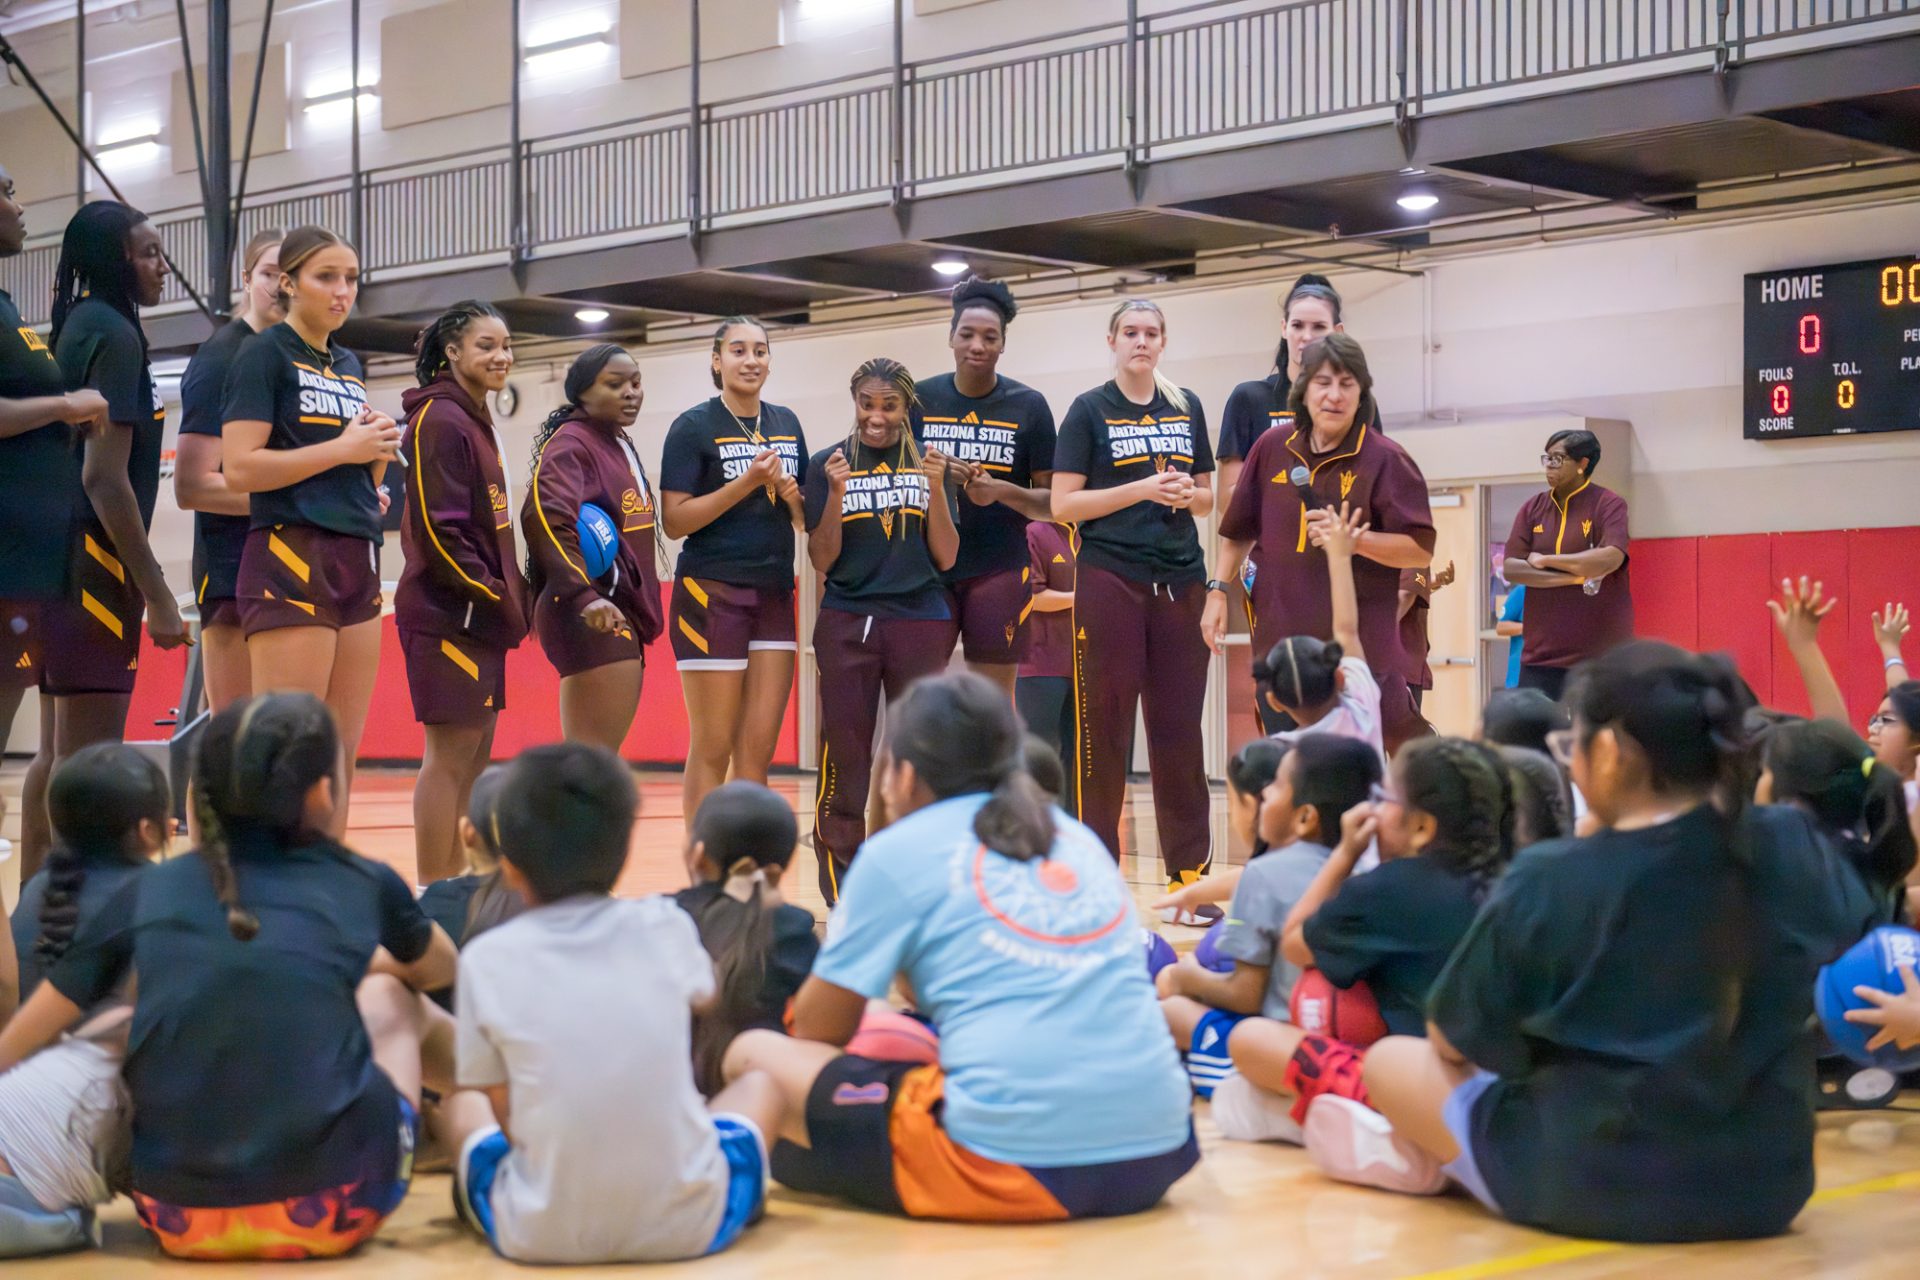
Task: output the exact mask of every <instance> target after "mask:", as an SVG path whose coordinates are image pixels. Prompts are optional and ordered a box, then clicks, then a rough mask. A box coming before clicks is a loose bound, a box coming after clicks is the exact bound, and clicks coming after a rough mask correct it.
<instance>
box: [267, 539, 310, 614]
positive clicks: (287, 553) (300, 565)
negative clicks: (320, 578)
mask: <svg viewBox="0 0 1920 1280" xmlns="http://www.w3.org/2000/svg"><path fill="white" fill-rule="evenodd" d="M267 550H269V551H271V552H273V554H274V555H275V557H277V558H278V559H279V561H280V563H281V564H284V565H285V566H287V568H289V569H291V570H293V572H294V575H295V576H296V577H298V578H299V579H300V581H302V582H306V581H307V580H308V579H310V578H311V577H312V576H313V570H312V569H311V568H309V567H308V565H307V562H306V561H305V560H302V559H301V558H300V557H299V556H297V555H295V554H294V553H293V548H292V547H290V546H288V545H287V544H286V543H284V542H282V541H280V535H279V534H277V533H269V534H268V535H267ZM309 612H311V610H309Z"/></svg>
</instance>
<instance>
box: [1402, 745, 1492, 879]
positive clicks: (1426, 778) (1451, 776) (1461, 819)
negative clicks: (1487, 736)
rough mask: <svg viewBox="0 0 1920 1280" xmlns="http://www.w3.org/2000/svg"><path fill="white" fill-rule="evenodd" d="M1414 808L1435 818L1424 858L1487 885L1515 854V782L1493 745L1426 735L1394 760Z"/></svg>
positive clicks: (1423, 854) (1403, 795)
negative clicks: (1430, 839)
mask: <svg viewBox="0 0 1920 1280" xmlns="http://www.w3.org/2000/svg"><path fill="white" fill-rule="evenodd" d="M1394 769H1395V772H1396V773H1397V774H1398V775H1399V783H1400V793H1401V797H1402V799H1403V800H1404V801H1405V803H1406V804H1407V806H1408V807H1409V808H1413V809H1418V810H1420V811H1421V812H1422V813H1425V814H1428V815H1430V816H1431V817H1432V818H1433V821H1434V827H1435V831H1434V837H1433V842H1432V843H1431V844H1429V845H1428V846H1427V847H1426V848H1425V849H1423V850H1421V854H1420V856H1421V857H1424V858H1433V859H1435V860H1436V861H1438V862H1439V863H1440V865H1441V866H1443V867H1445V868H1446V869H1447V870H1448V871H1451V872H1453V873H1454V874H1455V875H1459V876H1464V877H1466V878H1467V879H1469V880H1471V881H1472V882H1473V883H1474V886H1475V889H1476V892H1477V893H1479V894H1483V895H1484V894H1485V893H1486V891H1487V888H1488V887H1489V886H1490V885H1491V884H1492V883H1493V881H1494V880H1495V879H1496V878H1497V877H1498V876H1499V875H1500V872H1501V871H1503V870H1504V869H1505V868H1506V865H1507V863H1508V861H1509V860H1511V859H1512V857H1513V786H1512V783H1511V781H1510V780H1509V778H1508V774H1507V766H1506V762H1505V761H1503V760H1502V759H1501V758H1500V756H1499V754H1498V753H1497V752H1495V751H1494V750H1493V748H1491V747H1488V746H1484V745H1482V744H1481V743H1478V742H1468V741H1467V740H1466V739H1465V738H1421V739H1419V740H1417V741H1415V742H1411V743H1409V744H1407V746H1406V747H1405V748H1403V749H1402V750H1401V752H1400V755H1399V757H1398V759H1396V760H1395V762H1394Z"/></svg>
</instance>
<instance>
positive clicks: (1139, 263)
mask: <svg viewBox="0 0 1920 1280" xmlns="http://www.w3.org/2000/svg"><path fill="white" fill-rule="evenodd" d="M946 241H947V243H948V244H952V245H954V246H956V247H959V248H962V249H978V250H981V251H982V252H985V253H1005V254H1011V255H1012V256H1015V257H1023V258H1037V259H1043V260H1046V261H1052V262H1061V263H1067V264H1071V265H1073V266H1080V267H1101V268H1105V269H1106V270H1110V271H1127V270H1131V269H1135V268H1141V267H1152V268H1153V269H1154V270H1156V271H1159V270H1164V269H1166V267H1167V262H1168V260H1169V259H1177V258H1179V257H1181V256H1183V254H1184V252H1185V251H1183V250H1176V249H1171V248H1169V247H1168V246H1165V245H1158V244H1141V243H1140V242H1138V241H1135V240H1122V239H1120V238H1119V237H1117V236H1103V235H1099V234H1097V233H1089V232H1085V231H1081V230H1079V229H1077V228H1072V227H1061V226H1057V225H1049V224H1046V223H1038V224H1035V225H1033V226H1025V227H1008V228H1003V229H1001V230H996V231H984V232H980V233H978V234H975V235H958V236H948V237H946Z"/></svg>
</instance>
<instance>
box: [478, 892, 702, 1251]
mask: <svg viewBox="0 0 1920 1280" xmlns="http://www.w3.org/2000/svg"><path fill="white" fill-rule="evenodd" d="M713 989H714V977H713V964H712V962H711V961H710V960H709V959H708V958H707V953H706V951H705V949H704V948H703V947H702V946H701V945H700V936H699V934H698V932H697V931H696V930H695V928H694V924H693V920H692V918H691V917H690V916H688V915H687V913H686V912H684V911H682V910H681V909H680V908H679V907H678V906H676V905H674V903H673V901H672V899H670V898H647V899H644V900H641V901H637V902H635V901H622V900H618V899H613V898H599V897H580V898H569V899H567V900H566V901H563V902H556V903H552V904H550V905H548V906H544V907H538V908H535V909H534V910H532V911H528V912H526V913H524V914H523V915H520V916H518V917H516V918H514V919H513V920H510V921H508V922H507V923H506V924H503V925H500V926H499V927H497V928H494V929H490V930H488V931H487V932H486V933H485V934H483V935H482V936H480V937H478V938H476V939H474V941H473V942H472V943H471V944H470V945H469V946H468V947H467V948H466V949H465V950H464V951H462V952H461V953H460V980H459V985H458V987H457V989H456V990H457V995H456V1000H457V1002H458V1010H459V1019H458V1020H459V1035H458V1050H459V1080H460V1083H461V1084H462V1085H464V1086H468V1087H472V1088H480V1087H485V1086H494V1085H501V1084H505V1085H507V1087H508V1090H509V1105H510V1107H511V1114H510V1115H509V1116H508V1119H507V1124H508V1127H509V1128H510V1129H511V1130H512V1134H513V1151H512V1153H511V1154H510V1155H508V1157H507V1159H506V1160H505V1162H504V1163H503V1164H502V1165H501V1167H500V1173H499V1176H498V1178H497V1179H496V1180H495V1182H494V1184H493V1216H494V1224H495V1230H496V1236H497V1243H498V1245H499V1247H500V1251H501V1252H502V1253H504V1254H505V1255H506V1256H507V1257H509V1258H512V1259H515V1260H516V1261H520V1262H650V1261H662V1260H667V1259H673V1258H692V1257H697V1256H699V1255H700V1254H702V1253H704V1252H705V1251H706V1248H707V1246H708V1245H709V1244H711V1243H712V1242H713V1237H714V1233H715V1232H716V1231H718V1230H719V1227H720V1218H721V1214H722V1212H723V1211H724V1209H725V1207H726V1198H727V1179H728V1169H727V1162H726V1159H725V1157H724V1156H723V1155H722V1154H721V1151H720V1142H719V1137H718V1135H717V1133H716V1131H715V1130H714V1127H713V1121H712V1119H711V1118H710V1117H709V1115H708V1114H707V1109H706V1105H705V1104H704V1103H703V1102H702V1100H701V1097H700V1093H699V1091H698V1090H697V1089H696V1088H695V1087H694V1083H693V1057H692V1034H693V1033H692V1014H691V1006H692V1005H694V1004H697V1003H700V1002H702V1001H704V1000H706V999H707V998H709V997H710V996H711V995H712V993H713Z"/></svg>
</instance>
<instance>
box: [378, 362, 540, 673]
mask: <svg viewBox="0 0 1920 1280" xmlns="http://www.w3.org/2000/svg"><path fill="white" fill-rule="evenodd" d="M400 404H401V406H402V410H403V412H404V414H405V417H406V426H405V428H404V429H403V434H402V436H401V441H400V448H401V453H402V456H404V457H405V458H406V460H407V466H406V469H405V470H404V471H403V472H402V473H401V474H402V475H403V476H404V478H405V482H406V510H405V513H404V516H403V518H402V520H401V522H400V545H401V547H402V548H403V549H404V550H405V552H406V557H407V564H406V568H405V569H403V570H401V573H400V586H399V589H398V590H397V591H395V592H394V601H393V603H394V621H395V622H396V623H397V624H398V626H399V628H400V630H402V631H404V632H408V633H410V634H418V635H435V636H449V637H453V636H468V637H471V638H472V639H474V640H477V641H479V642H481V643H483V644H488V645H495V646H498V647H500V648H505V649H511V648H512V647H513V646H514V645H516V644H519V643H520V641H521V640H522V639H523V638H524V637H525V636H526V634H527V626H528V623H529V620H530V618H531V616H532V596H531V595H530V594H529V593H528V591H527V584H526V580H525V579H524V578H523V577H522V576H521V573H520V563H519V556H518V555H517V554H516V553H515V550H514V537H513V519H512V517H511V516H510V515H508V513H507V472H506V463H505V462H504V460H503V459H502V458H501V456H500V446H499V444H498V442H497V440H496V438H495V436H494V433H493V424H492V421H491V419H489V418H488V416H487V412H486V409H485V408H484V407H482V406H480V405H476V404H475V403H474V402H473V399H472V397H470V396H469V395H467V393H466V392H465V391H464V390H462V389H461V387H460V384H459V383H457V382H455V381H454V380H453V378H452V377H450V376H446V375H443V376H441V377H439V378H436V379H434V380H433V381H432V382H430V383H428V384H427V385H426V386H424V387H411V388H409V389H407V390H406V391H404V392H402V393H401V396H400ZM390 474H391V473H390Z"/></svg>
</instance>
